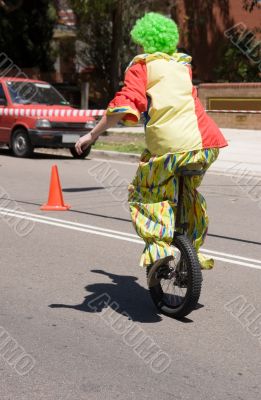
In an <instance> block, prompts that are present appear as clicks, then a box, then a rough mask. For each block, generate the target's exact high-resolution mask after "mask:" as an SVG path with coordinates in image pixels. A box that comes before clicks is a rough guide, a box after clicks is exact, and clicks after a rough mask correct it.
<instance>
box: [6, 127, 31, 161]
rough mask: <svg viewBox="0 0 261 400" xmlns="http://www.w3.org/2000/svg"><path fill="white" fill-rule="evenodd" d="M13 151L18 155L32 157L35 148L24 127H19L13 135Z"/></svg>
mask: <svg viewBox="0 0 261 400" xmlns="http://www.w3.org/2000/svg"><path fill="white" fill-rule="evenodd" d="M11 149H12V153H13V154H14V155H15V156H16V157H31V156H32V154H33V151H34V148H33V146H32V144H31V142H30V139H29V136H28V133H27V131H26V130H25V129H23V128H17V129H16V130H15V131H14V133H13V136H12V144H11Z"/></svg>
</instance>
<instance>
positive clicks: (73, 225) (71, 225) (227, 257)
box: [0, 207, 261, 270]
mask: <svg viewBox="0 0 261 400" xmlns="http://www.w3.org/2000/svg"><path fill="white" fill-rule="evenodd" d="M0 214H1V215H3V216H6V215H10V216H13V217H16V218H19V219H26V220H28V221H34V222H39V223H43V224H47V225H52V226H57V227H61V228H66V229H72V230H75V231H79V232H85V233H91V234H94V235H99V236H104V237H109V238H113V239H118V240H124V241H127V242H132V243H137V244H142V245H144V242H143V240H141V239H139V238H138V236H137V235H135V234H132V233H127V232H122V231H117V230H112V229H107V228H100V227H97V226H93V225H87V224H81V223H78V222H73V221H68V220H62V219H58V218H52V217H47V216H44V215H38V214H32V213H28V212H25V211H16V210H12V209H8V208H4V207H0ZM201 251H202V253H206V254H207V255H210V256H212V258H214V259H215V260H219V261H224V262H227V263H230V264H237V265H242V266H245V267H249V268H255V269H260V270H261V261H260V260H257V259H254V258H247V257H241V256H237V255H235V254H229V253H223V252H218V251H214V250H208V249H201ZM221 256H223V257H221ZM245 261H246V262H245ZM247 261H248V262H247Z"/></svg>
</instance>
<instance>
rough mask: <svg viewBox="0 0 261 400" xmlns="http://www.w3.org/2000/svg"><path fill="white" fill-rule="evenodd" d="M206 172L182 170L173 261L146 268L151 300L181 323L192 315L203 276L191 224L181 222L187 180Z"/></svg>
mask: <svg viewBox="0 0 261 400" xmlns="http://www.w3.org/2000/svg"><path fill="white" fill-rule="evenodd" d="M203 174H204V170H202V169H201V170H189V169H185V168H180V169H179V170H178V176H179V195H178V204H177V214H176V223H175V232H174V237H173V242H172V245H173V246H174V250H175V257H174V260H173V258H172V257H167V258H165V259H164V263H162V260H158V261H156V262H155V263H154V264H151V265H149V266H148V267H147V283H148V287H149V292H150V295H151V297H152V300H153V302H154V304H155V305H156V307H157V308H158V310H159V311H160V312H161V313H162V314H165V315H168V316H170V317H173V318H176V319H180V318H183V317H185V316H186V315H188V314H189V313H191V311H193V310H194V309H195V308H196V306H197V303H198V300H199V296H200V292H201V284H202V273H201V267H200V263H199V260H198V256H197V253H196V250H195V248H194V246H193V245H192V243H191V241H190V239H189V238H188V236H187V229H188V223H187V221H184V218H182V209H183V193H184V177H185V176H196V175H203Z"/></svg>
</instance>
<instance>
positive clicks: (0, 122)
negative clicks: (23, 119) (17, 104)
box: [0, 82, 10, 143]
mask: <svg viewBox="0 0 261 400" xmlns="http://www.w3.org/2000/svg"><path fill="white" fill-rule="evenodd" d="M6 107H7V99H6V95H5V92H4V88H3V85H2V83H1V82H0V110H1V111H2V110H4V109H5V108H6ZM7 119H8V117H7V116H5V115H3V114H2V112H1V113H0V143H8V141H9V136H10V126H8V125H9V124H8V121H7Z"/></svg>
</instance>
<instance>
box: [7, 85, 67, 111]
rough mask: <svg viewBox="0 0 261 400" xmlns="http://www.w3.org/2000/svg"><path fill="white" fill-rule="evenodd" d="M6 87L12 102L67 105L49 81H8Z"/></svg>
mask: <svg viewBox="0 0 261 400" xmlns="http://www.w3.org/2000/svg"><path fill="white" fill-rule="evenodd" d="M7 87H8V90H9V93H10V96H11V99H12V102H13V103H17V104H46V105H69V103H68V101H66V100H65V98H64V97H63V96H62V95H61V94H60V93H59V92H58V91H57V90H56V89H55V88H54V87H53V86H52V85H50V84H49V83H41V82H24V81H15V82H12V81H8V82H7Z"/></svg>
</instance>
